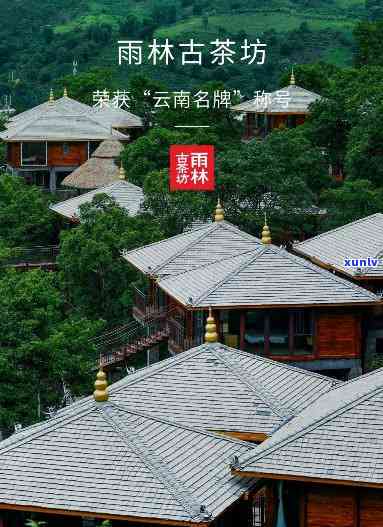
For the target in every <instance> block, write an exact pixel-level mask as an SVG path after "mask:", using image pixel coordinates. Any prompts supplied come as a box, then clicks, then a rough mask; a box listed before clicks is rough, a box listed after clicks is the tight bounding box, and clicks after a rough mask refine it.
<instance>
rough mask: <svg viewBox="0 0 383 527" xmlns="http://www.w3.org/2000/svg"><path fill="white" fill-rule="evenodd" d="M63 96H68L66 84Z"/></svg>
mask: <svg viewBox="0 0 383 527" xmlns="http://www.w3.org/2000/svg"><path fill="white" fill-rule="evenodd" d="M63 97H68V91H67V89H66V86H64V93H63Z"/></svg>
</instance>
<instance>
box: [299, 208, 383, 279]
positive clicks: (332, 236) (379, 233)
mask: <svg viewBox="0 0 383 527" xmlns="http://www.w3.org/2000/svg"><path fill="white" fill-rule="evenodd" d="M294 250H295V251H296V252H297V253H299V254H303V255H305V256H307V257H309V258H311V259H312V260H313V261H316V262H318V264H319V265H321V264H322V265H324V266H327V267H331V268H333V269H335V270H337V271H340V272H342V273H345V274H347V275H349V276H352V277H353V278H355V279H358V278H383V262H382V261H380V262H379V263H378V264H377V265H376V266H375V267H372V266H370V267H361V268H360V269H358V268H357V267H350V266H346V262H345V259H350V260H352V259H368V258H369V257H370V258H373V259H378V260H381V259H382V258H383V214H381V213H380V212H379V213H376V214H372V215H371V216H367V217H365V218H361V219H359V220H357V221H353V222H352V223H347V224H346V225H343V226H342V227H338V228H336V229H332V230H331V231H328V232H325V233H323V234H319V235H318V236H314V238H310V239H309V240H306V241H304V242H300V243H296V244H295V245H294Z"/></svg>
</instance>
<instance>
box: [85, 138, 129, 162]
mask: <svg viewBox="0 0 383 527" xmlns="http://www.w3.org/2000/svg"><path fill="white" fill-rule="evenodd" d="M122 149H123V145H122V143H121V142H120V141H117V140H116V139H106V140H105V141H102V143H100V145H99V146H98V147H97V148H96V150H95V151H94V152H93V154H92V157H101V158H105V159H116V158H117V157H119V155H120V154H121V152H122Z"/></svg>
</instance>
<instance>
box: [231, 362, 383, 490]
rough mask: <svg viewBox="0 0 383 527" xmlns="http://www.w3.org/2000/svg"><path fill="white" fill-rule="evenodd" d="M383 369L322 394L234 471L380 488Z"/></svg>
mask: <svg viewBox="0 0 383 527" xmlns="http://www.w3.org/2000/svg"><path fill="white" fill-rule="evenodd" d="M382 459H383V368H381V369H379V370H376V371H374V372H372V373H369V374H367V375H363V376H361V377H358V378H357V379H354V380H352V381H349V382H346V383H344V384H341V385H339V386H337V387H336V388H334V389H333V390H331V391H329V392H328V393H326V394H324V395H322V396H321V397H320V398H318V399H317V400H316V401H315V402H314V403H313V404H311V405H309V406H308V407H307V408H306V409H305V410H303V411H302V412H301V413H300V414H299V415H298V416H297V417H295V418H294V419H292V420H291V421H289V422H288V423H287V424H285V425H284V426H282V427H281V428H280V429H279V430H278V431H277V432H275V434H274V435H273V436H272V437H271V438H269V439H267V440H266V441H265V442H264V443H262V444H261V445H260V446H258V447H257V448H255V449H254V450H253V451H252V452H250V453H249V454H244V455H242V456H239V460H238V463H236V464H235V465H234V466H233V468H234V469H235V471H236V472H239V473H243V474H247V475H249V474H252V475H254V476H257V477H266V478H268V477H270V478H277V479H290V478H291V479H294V480H303V481H310V480H315V481H323V482H327V483H329V482H333V483H337V482H338V483H340V484H342V485H347V484H348V485H355V484H356V485H358V484H359V485H367V486H376V487H382V486H383V461H382Z"/></svg>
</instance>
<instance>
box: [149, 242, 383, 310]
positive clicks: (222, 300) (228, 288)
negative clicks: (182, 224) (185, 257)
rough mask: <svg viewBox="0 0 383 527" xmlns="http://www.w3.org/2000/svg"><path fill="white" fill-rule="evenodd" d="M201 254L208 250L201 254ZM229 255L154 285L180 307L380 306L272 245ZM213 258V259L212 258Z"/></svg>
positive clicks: (372, 297)
mask: <svg viewBox="0 0 383 527" xmlns="http://www.w3.org/2000/svg"><path fill="white" fill-rule="evenodd" d="M207 253H209V251H208V250H207ZM238 253H239V251H237V255H233V256H229V255H226V257H225V258H223V259H222V258H221V260H219V261H216V262H213V263H208V264H207V265H203V264H204V263H205V262H206V260H205V259H204V258H203V255H201V258H200V262H201V264H200V266H199V267H198V268H197V265H196V266H195V267H196V268H194V269H192V270H187V266H186V272H183V273H179V274H177V275H174V276H168V277H163V278H162V279H160V280H159V281H158V284H159V286H160V288H161V289H162V290H163V291H165V292H166V293H168V294H169V295H170V296H171V297H173V298H174V299H176V300H178V301H179V302H180V303H182V304H183V305H187V306H189V307H195V308H206V307H209V306H212V307H221V308H222V307H230V306H272V307H276V306H289V305H295V306H305V305H310V306H314V305H350V304H360V305H362V304H373V303H380V298H379V297H378V296H376V295H375V294H373V293H371V292H370V291H367V290H366V289H364V288H361V287H359V286H357V285H355V284H352V283H350V282H349V281H347V280H345V279H343V278H339V277H337V276H335V275H334V274H332V273H330V272H329V271H326V270H324V269H322V268H320V267H319V266H317V265H314V264H312V263H310V262H307V261H306V260H304V259H303V258H299V257H297V256H295V255H292V254H290V253H288V252H287V251H286V250H285V249H282V248H278V247H275V246H273V245H262V246H258V248H255V250H252V251H249V252H246V253H245V252H244V253H242V254H238ZM216 260H218V258H217V259H216Z"/></svg>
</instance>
